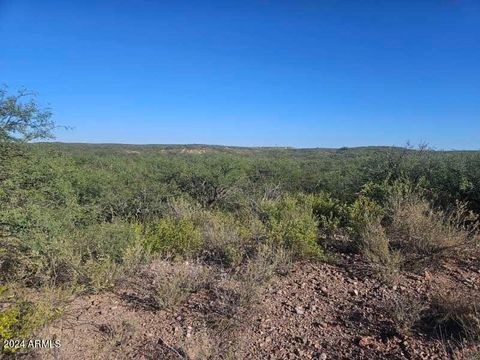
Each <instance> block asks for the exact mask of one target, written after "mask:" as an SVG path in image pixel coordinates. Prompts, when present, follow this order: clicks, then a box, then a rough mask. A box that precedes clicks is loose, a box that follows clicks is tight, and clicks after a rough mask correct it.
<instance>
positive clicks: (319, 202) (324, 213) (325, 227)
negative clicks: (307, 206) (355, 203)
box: [312, 192, 347, 237]
mask: <svg viewBox="0 0 480 360" xmlns="http://www.w3.org/2000/svg"><path fill="white" fill-rule="evenodd" d="M312 207H313V214H314V215H315V217H316V219H317V220H318V226H319V228H320V232H321V234H322V235H324V236H326V237H330V236H332V235H333V234H334V233H335V232H336V231H337V230H338V229H339V227H340V226H345V225H346V221H347V219H346V217H347V209H346V206H345V204H344V203H342V202H341V201H340V200H338V199H335V198H333V197H332V196H330V195H329V194H328V193H325V192H320V193H319V194H316V195H315V196H313V204H312Z"/></svg>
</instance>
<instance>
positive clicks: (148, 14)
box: [0, 0, 480, 149]
mask: <svg viewBox="0 0 480 360" xmlns="http://www.w3.org/2000/svg"><path fill="white" fill-rule="evenodd" d="M0 39H1V45H0V83H6V84H7V85H9V86H10V87H11V88H13V89H15V88H17V87H19V86H26V87H28V88H30V89H33V90H36V91H37V92H38V93H39V95H40V97H39V100H40V101H41V102H43V103H49V104H50V105H51V107H52V108H53V110H54V113H55V120H56V121H57V122H58V123H60V124H64V125H70V126H72V127H74V129H73V130H69V131H63V130H62V131H59V133H58V140H60V141H69V142H70V141H74V142H122V143H207V144H226V145H247V146H249V145H254V146H262V145H264V146H271V145H278V146H295V147H317V146H318V147H340V146H358V145H382V144H383V145H393V144H394V145H403V144H405V142H406V141H407V140H410V141H411V142H413V143H418V142H420V141H426V142H428V143H429V144H430V145H432V146H434V147H436V148H439V149H451V148H456V149H479V148H480V1H479V0H431V1H429V0H377V1H373V0H362V1H359V0H336V1H334V0H310V1H302V0H291V1H283V0H256V1H255V0H238V1H229V0H218V1H198V0H197V1H182V0H172V1H160V0H158V1H153V0H111V1H107V0H95V1H93V0H69V1H66V0H56V1H55V0H42V1H39V0H0Z"/></svg>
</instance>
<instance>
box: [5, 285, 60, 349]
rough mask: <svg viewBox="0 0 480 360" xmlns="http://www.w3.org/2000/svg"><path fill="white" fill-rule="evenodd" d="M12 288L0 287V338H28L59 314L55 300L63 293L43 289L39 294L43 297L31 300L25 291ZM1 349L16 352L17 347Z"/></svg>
mask: <svg viewBox="0 0 480 360" xmlns="http://www.w3.org/2000/svg"><path fill="white" fill-rule="evenodd" d="M13 289H14V286H13V285H12V286H10V287H7V286H2V287H1V288H0V307H1V311H0V340H6V339H25V338H28V337H30V336H31V335H32V334H33V332H34V331H35V330H37V329H38V328H40V327H41V326H43V325H45V324H46V323H48V322H50V321H52V320H53V319H54V318H56V317H57V316H59V315H60V314H61V309H60V307H59V306H58V303H57V300H58V298H59V296H64V295H63V294H59V293H57V292H51V291H50V290H48V289H45V290H44V291H43V292H42V294H41V295H42V296H43V299H42V300H40V301H37V302H32V301H31V300H29V299H28V296H27V294H26V293H24V292H22V291H18V290H13ZM2 350H4V351H6V352H16V350H18V349H8V350H7V349H2Z"/></svg>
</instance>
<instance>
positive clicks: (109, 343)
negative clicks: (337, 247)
mask: <svg viewBox="0 0 480 360" xmlns="http://www.w3.org/2000/svg"><path fill="white" fill-rule="evenodd" d="M365 266H366V264H365V263H364V262H363V261H362V259H361V258H360V257H359V256H358V255H352V254H343V255H339V257H338V260H337V262H336V263H335V264H325V263H312V262H299V263H295V264H294V265H293V266H292V267H291V269H290V270H289V271H288V273H287V274H286V275H283V276H276V277H274V279H273V280H272V281H271V282H270V283H269V285H268V286H267V287H265V288H264V289H263V292H262V293H261V296H260V298H259V301H258V303H257V304H256V305H255V306H254V307H251V308H248V309H244V310H238V309H237V310H236V311H232V310H231V307H229V306H228V305H229V301H230V300H231V298H232V297H231V295H229V293H228V291H226V290H225V291H219V290H218V289H217V290H215V289H208V288H206V289H202V290H200V291H197V292H195V293H193V294H191V295H190V296H189V298H188V299H187V300H186V301H185V302H183V304H182V305H181V306H179V307H177V308H176V309H175V310H174V311H166V310H162V309H159V308H158V306H157V304H156V303H155V301H154V300H153V298H152V295H151V291H153V290H152V289H153V285H154V284H152V283H153V282H154V280H152V279H153V278H152V277H151V276H150V275H151V274H149V272H148V271H146V272H141V273H139V274H137V276H135V277H133V278H131V279H130V280H129V281H126V282H124V283H123V284H121V285H120V286H119V287H118V288H116V289H115V290H114V291H109V292H105V293H101V294H95V295H90V296H80V297H77V298H76V299H74V300H73V301H72V302H71V304H70V305H69V306H68V308H67V310H66V312H65V314H64V315H63V316H62V317H61V318H60V319H58V320H57V321H55V322H54V323H53V324H52V325H51V326H50V327H49V328H48V329H46V330H45V331H44V332H43V334H42V338H57V339H60V340H61V344H62V345H61V347H60V348H59V349H55V350H48V351H41V352H35V353H31V354H29V355H27V357H29V358H41V359H182V358H190V359H204V358H209V357H210V358H224V359H475V358H477V359H478V357H475V356H478V351H479V350H480V349H479V347H478V345H475V344H472V343H469V344H461V343H459V342H458V341H455V340H452V339H448V338H442V336H439V335H438V333H434V332H432V331H431V329H428V328H427V327H425V324H423V325H415V324H414V326H413V329H412V330H411V331H405V332H404V331H400V330H399V329H398V319H397V318H402V317H403V318H407V319H408V317H409V316H412V315H413V313H414V311H415V309H414V307H413V306H409V305H408V304H410V302H412V303H413V304H416V306H417V307H418V306H419V305H420V306H421V305H422V304H428V303H429V299H430V297H431V296H432V294H435V292H436V291H440V290H442V291H445V290H447V291H451V292H454V293H457V294H463V293H465V294H466V293H470V294H471V293H474V294H475V293H477V294H478V292H479V289H480V262H479V261H478V259H477V258H475V257H470V258H469V257H466V258H464V260H462V261H458V262H453V261H449V262H443V263H442V264H441V265H440V266H437V267H436V268H431V269H428V270H427V271H422V272H421V273H416V274H415V273H410V272H403V273H402V274H401V275H400V277H399V279H398V282H397V283H396V285H388V286H387V285H382V283H380V282H378V281H377V280H375V279H374V278H373V277H371V276H369V274H368V271H366V270H365ZM149 271H150V272H152V271H153V270H152V269H150V270H149Z"/></svg>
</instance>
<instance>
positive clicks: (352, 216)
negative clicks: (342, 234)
mask: <svg viewBox="0 0 480 360" xmlns="http://www.w3.org/2000/svg"><path fill="white" fill-rule="evenodd" d="M383 216H384V210H383V208H382V207H381V206H380V205H378V203H377V202H375V201H374V200H372V199H370V198H369V197H366V196H363V195H360V196H359V197H358V198H357V199H356V200H355V202H354V203H353V204H351V205H350V206H349V207H348V232H349V233H350V236H351V237H352V238H353V239H354V240H355V241H357V242H358V243H359V245H360V246H361V241H362V240H363V239H365V234H366V232H368V228H369V227H370V226H371V225H372V224H375V225H377V224H380V223H381V221H382V218H383Z"/></svg>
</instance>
